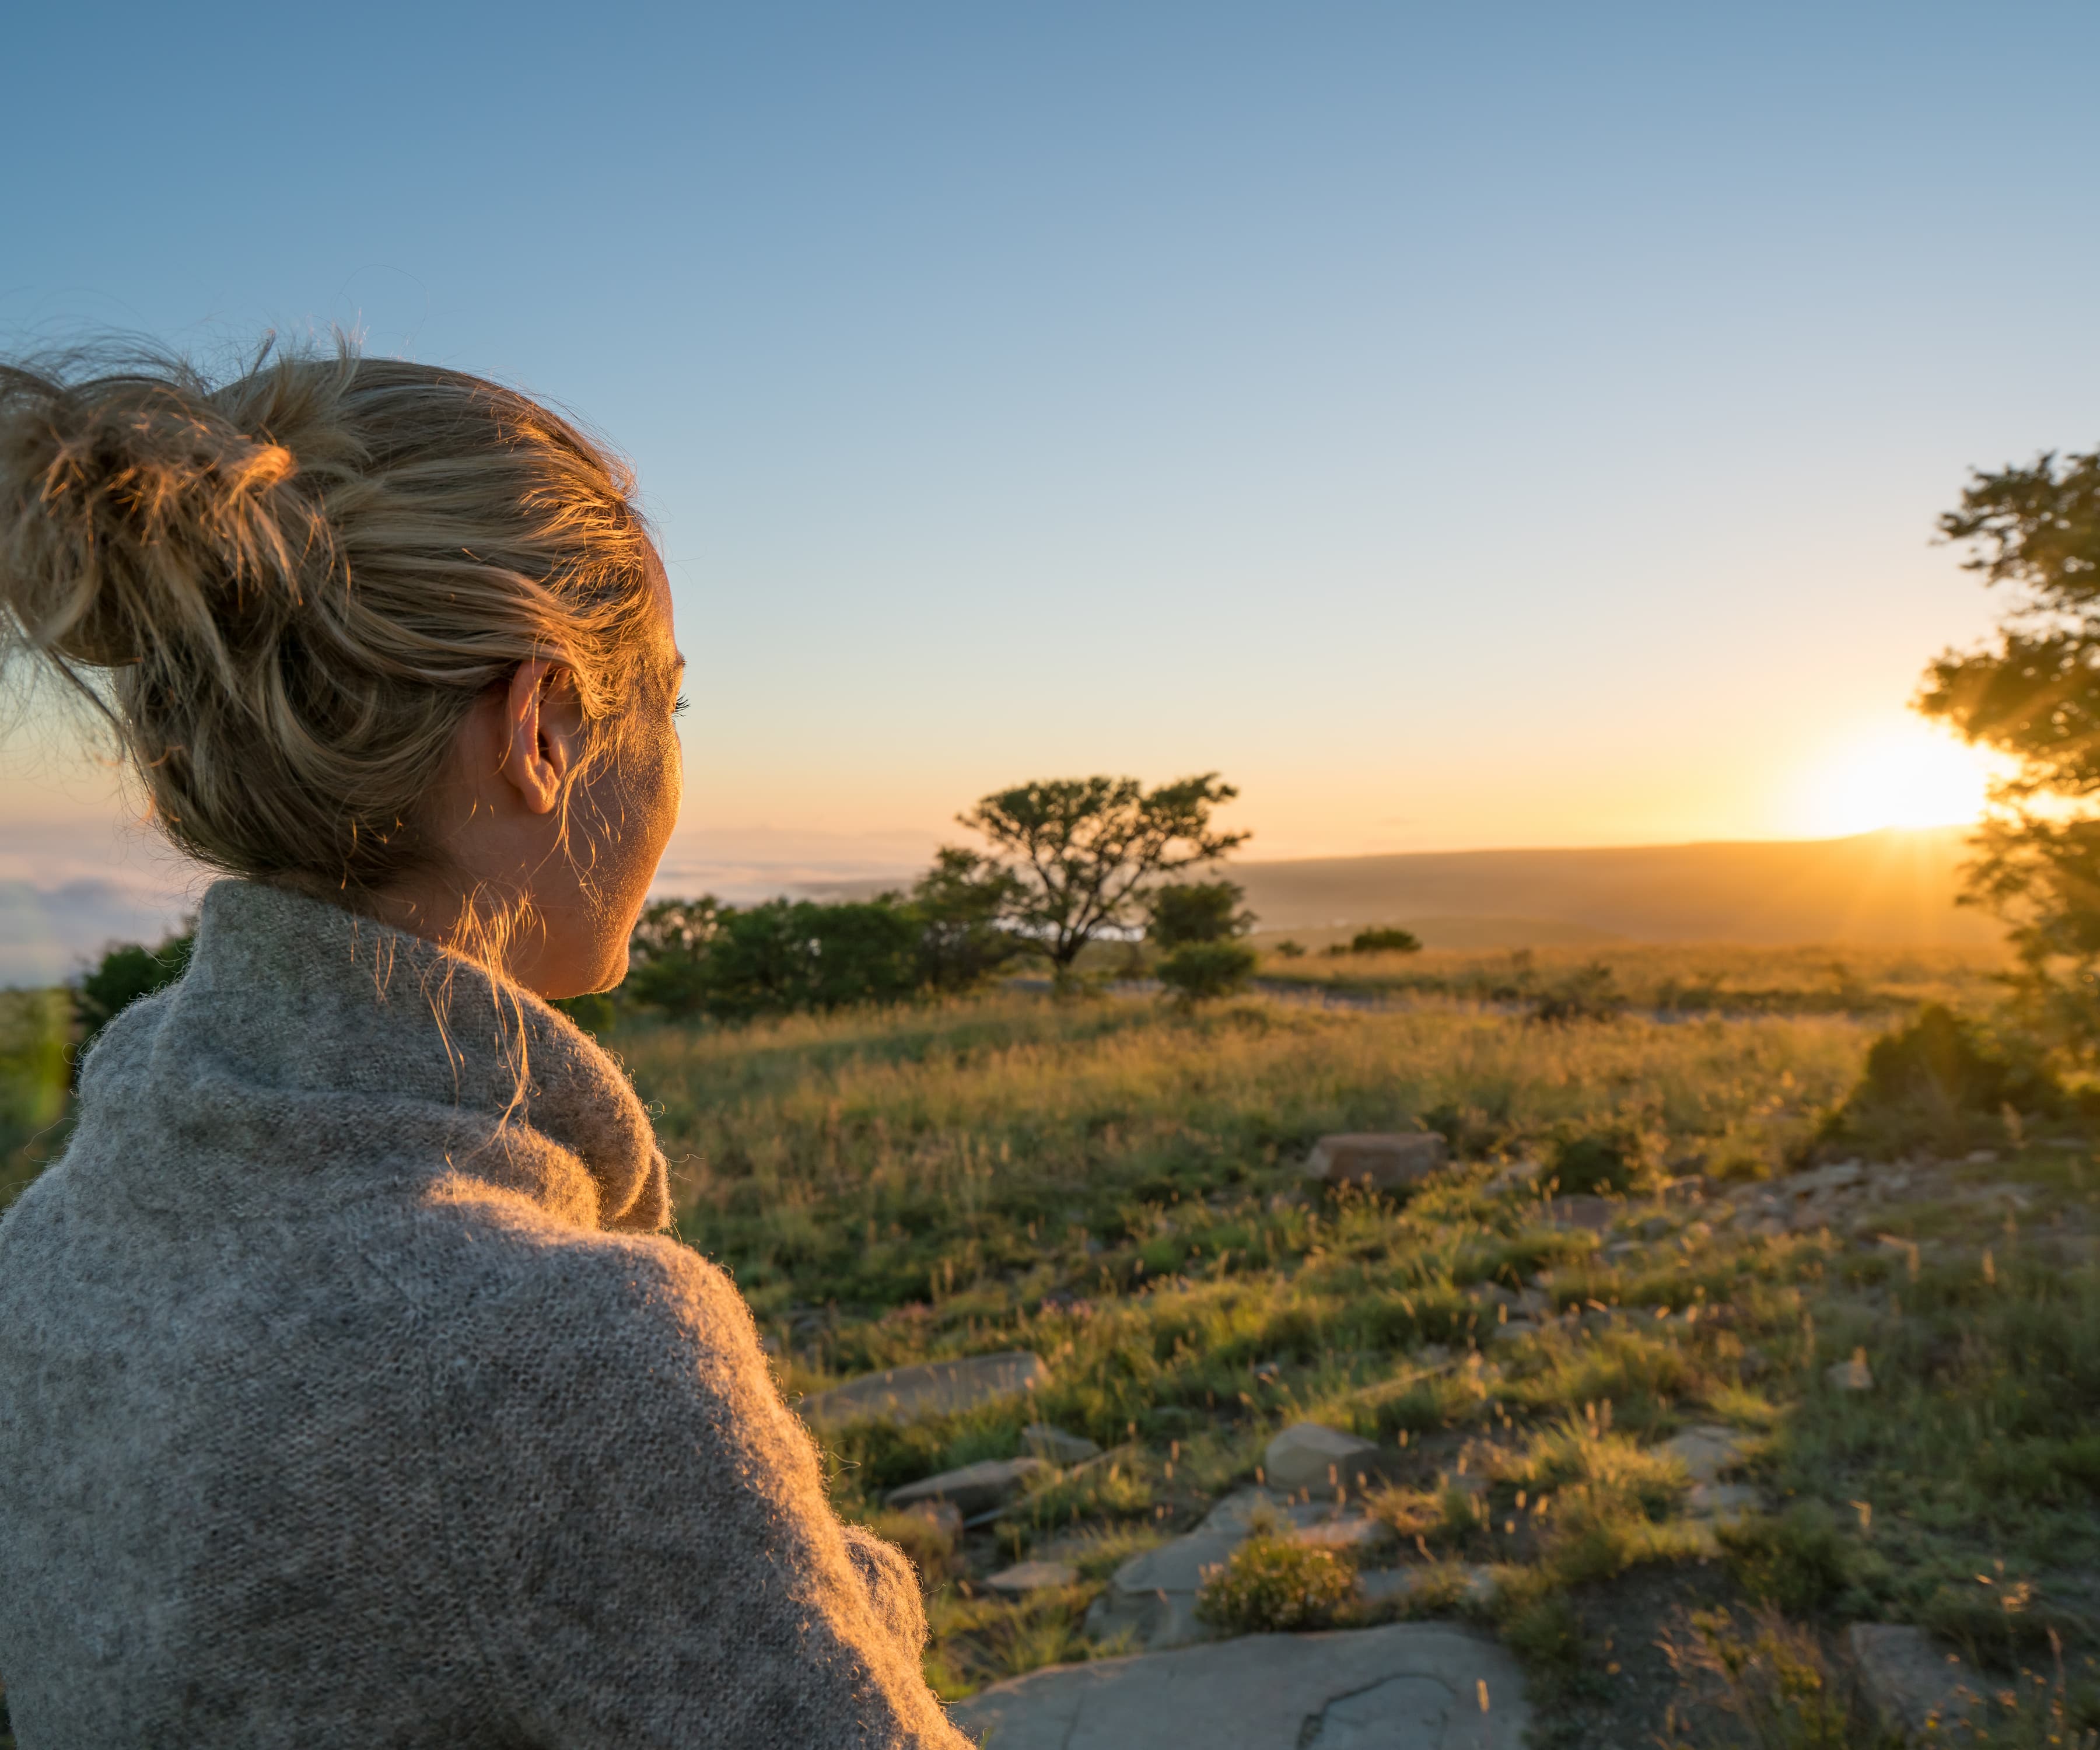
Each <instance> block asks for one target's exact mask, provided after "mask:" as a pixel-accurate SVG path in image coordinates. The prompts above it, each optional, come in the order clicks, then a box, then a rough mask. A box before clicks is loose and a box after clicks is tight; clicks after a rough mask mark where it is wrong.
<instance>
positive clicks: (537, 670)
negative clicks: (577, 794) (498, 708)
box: [500, 658, 583, 814]
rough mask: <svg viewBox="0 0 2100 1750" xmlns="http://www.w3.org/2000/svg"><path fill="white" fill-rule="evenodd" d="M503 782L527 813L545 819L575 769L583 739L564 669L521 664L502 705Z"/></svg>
mask: <svg viewBox="0 0 2100 1750" xmlns="http://www.w3.org/2000/svg"><path fill="white" fill-rule="evenodd" d="M503 721H504V727H505V739H504V751H503V764H502V765H501V768H500V771H501V776H502V777H503V778H505V780H506V781H507V782H509V783H510V787H511V788H512V789H513V790H514V791H517V793H518V800H520V801H521V802H523V804H525V807H526V809H527V812H528V813H534V814H548V813H553V812H554V804H556V803H557V802H558V801H559V800H561V795H562V784H563V782H565V781H566V780H567V778H568V775H569V774H570V773H571V771H572V770H574V769H575V767H576V756H577V754H578V752H580V747H579V743H580V739H581V737H582V734H583V713H582V712H581V710H580V708H579V707H578V705H577V703H576V684H575V682H574V681H573V680H572V679H571V677H570V674H569V671H568V669H567V667H565V666H564V665H563V664H562V663H555V662H549V661H547V660H546V659H545V658H536V659H533V660H532V661H531V662H529V663H519V664H518V669H517V672H515V673H514V674H513V675H512V676H511V677H510V690H509V692H508V694H506V695H505V699H504V707H503Z"/></svg>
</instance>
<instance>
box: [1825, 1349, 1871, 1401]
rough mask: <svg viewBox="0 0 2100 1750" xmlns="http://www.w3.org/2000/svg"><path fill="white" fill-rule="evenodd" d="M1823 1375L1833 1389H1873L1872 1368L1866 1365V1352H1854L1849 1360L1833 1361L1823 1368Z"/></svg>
mask: <svg viewBox="0 0 2100 1750" xmlns="http://www.w3.org/2000/svg"><path fill="white" fill-rule="evenodd" d="M1823 1377H1824V1379H1826V1380H1828V1381H1829V1384H1830V1389H1831V1390H1832V1391H1873V1389H1874V1370H1873V1369H1872V1368H1870V1367H1869V1366H1868V1365H1867V1356H1866V1352H1865V1351H1864V1350H1861V1351H1857V1352H1855V1354H1854V1355H1853V1357H1852V1359H1851V1360H1849V1361H1833V1362H1832V1363H1831V1364H1830V1365H1829V1366H1828V1367H1826V1368H1825V1369H1824V1370H1823Z"/></svg>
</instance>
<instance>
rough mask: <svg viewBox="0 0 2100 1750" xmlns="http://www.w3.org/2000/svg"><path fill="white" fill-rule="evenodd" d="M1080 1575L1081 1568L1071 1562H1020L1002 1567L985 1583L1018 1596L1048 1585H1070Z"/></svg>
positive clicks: (996, 1589) (995, 1589)
mask: <svg viewBox="0 0 2100 1750" xmlns="http://www.w3.org/2000/svg"><path fill="white" fill-rule="evenodd" d="M1078 1578H1079V1569H1077V1568H1076V1567H1073V1566H1072V1564H1071V1563H1070V1562H1018V1563H1015V1564H1014V1565H1013V1566H1012V1567H1008V1568H1002V1569H1001V1570H1000V1571H999V1572H998V1573H996V1574H994V1575H993V1576H991V1578H990V1579H989V1580H986V1582H985V1584H986V1585H987V1586H990V1588H991V1589H992V1590H993V1591H995V1592H1004V1593H1008V1594H1011V1595H1012V1596H1015V1597H1018V1596H1020V1595H1021V1594H1022V1593H1025V1592H1039V1591H1041V1590H1042V1589H1043V1588H1044V1587H1046V1586H1069V1585H1071V1584H1072V1583H1073V1582H1074V1580H1077V1579H1078Z"/></svg>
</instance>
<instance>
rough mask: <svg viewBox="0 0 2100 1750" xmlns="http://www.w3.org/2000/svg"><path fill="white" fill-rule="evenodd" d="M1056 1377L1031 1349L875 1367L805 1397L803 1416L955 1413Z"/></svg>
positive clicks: (824, 1421) (846, 1418)
mask: <svg viewBox="0 0 2100 1750" xmlns="http://www.w3.org/2000/svg"><path fill="white" fill-rule="evenodd" d="M1049 1382H1050V1369H1048V1368H1047V1367H1045V1366H1044V1365H1043V1361H1042V1359H1041V1357H1040V1356H1038V1355H1031V1354H1030V1353H1029V1352H1028V1351H1026V1350H1025V1349H1016V1350H1012V1351H1008V1353H1006V1354H1004V1355H972V1356H971V1357H970V1358H969V1359H968V1360H963V1361H928V1362H925V1363H924V1364H921V1365H920V1366H917V1367H895V1368H891V1369H889V1370H888V1371H886V1372H885V1373H869V1374H867V1375H865V1376H863V1377H862V1378H859V1379H855V1380H849V1381H848V1382H846V1383H845V1385H843V1386H833V1387H832V1389H831V1390H830V1391H818V1392H814V1393H812V1394H811V1395H810V1396H808V1397H806V1398H805V1399H803V1400H802V1405H801V1409H802V1419H803V1421H805V1422H807V1423H809V1425H810V1426H811V1427H812V1428H819V1429H822V1428H839V1427H844V1426H845V1425H846V1424H847V1423H849V1422H885V1421H886V1422H911V1421H915V1420H916V1419H917V1418H918V1417H921V1416H953V1415H956V1414H958V1413H960V1412H962V1411H964V1410H971V1409H975V1408H977V1406H978V1405H979V1404H990V1403H995V1402H996V1401H997V1400H999V1399H1001V1398H1010V1397H1014V1396H1017V1395H1019V1394H1021V1393H1022V1392H1024V1391H1040V1390H1041V1389H1042V1388H1043V1386H1047V1385H1048V1384H1049Z"/></svg>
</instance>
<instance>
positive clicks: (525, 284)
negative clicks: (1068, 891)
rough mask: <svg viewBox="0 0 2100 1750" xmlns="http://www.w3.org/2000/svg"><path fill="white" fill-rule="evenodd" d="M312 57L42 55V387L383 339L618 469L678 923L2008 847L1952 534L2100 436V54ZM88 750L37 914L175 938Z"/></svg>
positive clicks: (1177, 13) (1575, 39)
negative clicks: (1932, 842)
mask: <svg viewBox="0 0 2100 1750" xmlns="http://www.w3.org/2000/svg"><path fill="white" fill-rule="evenodd" d="M260 17H261V15H258V14H257V13H255V12H254V11H253V10H252V9H248V8H238V9H236V8H232V7H214V6H212V5H209V4H205V5H200V6H192V7H181V8H170V7H143V6H125V5H118V6H115V7H104V8H99V9H82V8H77V7H75V8H65V7H42V8H38V9H36V10H34V11H29V10H27V9H23V10H20V11H18V12H17V13H16V14H15V15H14V16H13V17H12V18H11V21H10V24H9V30H8V37H9V59H10V62H11V71H12V73H13V77H11V79H10V81H9V101H8V104H7V105H6V106H5V107H4V108H0V161H5V162H6V163H7V164H8V165H9V166H10V183H11V189H12V191H13V193H12V196H11V202H10V206H11V211H10V216H9V220H8V223H7V226H6V227H5V228H4V231H0V351H9V352H15V351H20V350H24V349H28V348H34V347H38V346H46V345H51V344H55V343H59V342H67V341H72V340H76V339H78V338H80V337H83V336H88V335H93V334H95V333H104V332H108V331H110V330H122V331H129V332H133V333H141V332H143V333H147V334H150V335H152V336H154V337H157V338H159V339H161V340H163V341H165V342H172V343H174V344H175V345H177V346H182V347H185V348H188V349H190V350H193V351H196V352H198V353H200V354H202V355H205V356H207V357H212V358H230V357H232V356H234V355H236V354H237V353H238V352H239V350H240V349H241V348H243V347H245V346H252V345H253V344H254V342H255V340H256V339H257V337H258V336H259V335H260V334H262V333H263V332H264V331H266V330H272V329H274V330H275V331H276V332H278V333H285V334H291V335H308V334H320V335H325V334H326V333H327V332H328V331H329V329H330V328H331V327H332V326H339V327H342V328H348V329H351V330H353V331H354V332H355V333H358V334H359V335H360V337H362V340H363V342H364V345H365V346H366V347H367V348H368V350H371V351H373V352H381V353H400V354H405V355H409V356H412V357H415V358H418V359H428V360H432V361H438V362H442V363H444V364H451V365H455V366H460V367H463V368H467V369H470V370H474V371H477V372H484V373H487V374H490V375H492V376H496V377H501V378H503V379H505V381H512V382H515V383H517V384H518V385H520V386H523V387H525V388H527V389H528V390H531V391H532V392H534V393H536V394H537V395H542V396H545V397H547V398H549V399H553V400H554V401H557V402H558V403H560V404H562V406H564V407H566V408H570V409H571V410H573V411H574V412H576V413H578V414H579V415H580V416H581V417H583V418H584V419H585V420H586V421H588V422H589V424H590V425H592V426H593V428H595V429H596V430H599V431H601V432H602V433H603V434H606V435H607V437H609V438H610V439H611V441H612V442H613V443H615V444H616V445H617V446H618V447H620V448H621V449H622V450H623V451H624V452H625V453H627V454H628V455H629V456H630V457H632V458H633V461H634V463H635V465H636V467H637V469H638V471H639V474H640V478H641V480H642V487H643V490H644V492H645V494H646V501H647V505H648V509H649V511H650V513H651V516H652V518H654V520H655V526H656V527H657V529H658V531H660V543H661V546H662V549H663V551H664V555H665V558H666V560H667V563H668V568H669V571H670V575H671V577H672V579H673V587H674V594H675V597H676V602H677V613H678V616H679V621H680V630H681V641H682V646H683V647H684V649H685V650H686V654H687V655H688V657H689V658H690V661H691V663H692V668H691V673H690V684H689V685H688V688H687V691H688V694H689V695H690V698H691V699H692V702H693V703H692V706H691V708H690V711H689V712H688V714H687V716H686V719H685V721H684V729H683V734H684V735H685V743H686V766H687V771H688V774H689V775H688V786H687V794H686V800H685V814H684V822H683V824H682V827H681V829H680V833H679V836H678V837H677V840H675V841H674V843H673V849H672V852H671V854H670V856H669V857H668V859H667V862H666V866H665V874H664V884H665V885H666V886H668V887H669V888H674V889H680V890H697V889H698V888H701V887H706V886H712V887H714V888H717V890H720V891H723V892H727V893H741V892H749V891H755V890H757V889H759V888H766V887H768V886H769V885H771V886H774V887H777V886H778V885H779V884H780V883H782V882H783V881H786V880H789V879H810V878H813V877H818V876H823V875H850V874H858V873H867V872H871V871H874V872H887V871H891V870H893V869H901V868H905V867H908V866H911V864H913V863H915V862H918V861H920V860H921V859H923V857H924V856H925V854H926V853H927V852H928V851H929V850H930V849H931V848H932V847H933V844H936V843H937V842H938V841H939V840H942V838H944V837H945V838H954V837H955V836H957V832H956V829H955V828H954V827H953V826H952V824H951V822H952V817H953V815H954V813H955V811H956V810H957V809H960V808H961V807H963V806H964V805H966V804H968V802H970V801H971V800H973V799H974V798H975V797H977V796H979V795H981V794H982V793H984V792H986V791H990V790H991V789H993V788H995V787H1002V786H1004V785H1006V784H1008V783H1012V782H1017V781H1020V780H1021V779H1025V778H1033V777H1048V776H1057V775H1065V774H1084V773H1088V772H1094V771H1115V772H1128V773H1131V774H1135V775H1137V776H1139V777H1141V778H1145V779H1146V780H1148V781H1161V780H1165V779H1168V778H1175V777H1178V776H1180V775H1183V774H1189V773H1193V772H1204V771H1212V770H1215V771H1218V772H1220V773H1222V774H1224V776H1225V778H1227V779H1228V780H1229V781H1230V782H1233V783H1234V784H1236V785H1237V786H1238V787H1239V789H1240V791H1241V796H1240V800H1238V801H1237V803H1235V804H1233V808H1232V809H1231V811H1230V813H1229V817H1228V818H1229V822H1230V823H1231V824H1234V825H1237V826H1240V827H1248V828H1251V829H1252V830H1253V831H1254V833H1255V838H1254V840H1253V841H1252V842H1251V844H1250V845H1249V846H1248V848H1247V850H1246V853H1245V854H1246V855H1249V856H1259V857H1290V856H1312V855H1329V854H1347V853H1369V852H1390V851H1403V850H1413V849H1462V848H1476V847H1491V846H1504V845H1574V844H1638V843H1666V842H1677V841H1683V840H1700V839H1715V838H1771V837H1795V836H1811V835H1825V834H1835V833H1842V832H1847V831H1860V830H1864V829H1866V828H1868V827H1875V826H1879V825H1882V824H1885V823H1887V822H1890V821H1897V822H1904V823H1920V822H1924V821H1925V820H1926V819H1928V818H1935V819H1947V818H1954V817H1955V816H1957V815H1958V814H1959V813H1961V812H1962V811H1963V810H1964V809H1973V807H1974V799H1975V796H1976V793H1977V790H1978V786H1979V783H1980V778H1979V773H1978V770H1977V768H1976V766H1975V765H1974V761H1973V760H1970V758H1969V757H1968V756H1966V755H1965V753H1963V752H1961V751H1960V750H1958V749H1956V748H1955V747H1952V744H1942V743H1940V742H1939V741H1938V740H1937V739H1936V738H1935V734H1934V732H1931V731H1930V730H1927V729H1926V727H1925V726H1924V725H1921V723H1919V722H1918V721H1917V720H1916V719H1915V718H1913V717H1912V716H1910V715H1909V713H1908V712H1907V710H1906V702H1907V700H1908V698H1909V696H1910V694H1911V693H1912V691H1913V689H1914V687H1915V685H1916V684H1917V677H1918V674H1919V672H1920V670H1921V668H1922V666H1923V665H1924V663H1926V660H1927V659H1929V658H1930V656H1932V655H1934V654H1935V652H1936V651H1938V650H1940V649H1941V648H1943V646H1947V645H1948V644H1950V643H1957V644H1958V643H1965V642H1968V641H1971V640H1974V639H1975V638H1977V637H1980V636H1982V635H1983V633H1985V632H1986V631H1987V630H1988V627H1989V625H1990V624H1991V620H1992V614H1993V611H1994V607H1995V606H1996V604H1995V603H1994V601H1993V598H1992V597H1990V596H1989V595H1988V593H1986V592H1985V591H1984V590H1983V588H1980V587H1979V584H1978V583H1977V581H1976V580H1974V578H1973V577H1972V576H1970V575H1967V574H1965V573H1964V572H1963V571H1961V569H1960V568H1959V564H1958V560H1959V554H1958V553H1956V552H1954V551H1952V550H1951V549H1947V548H1945V547H1943V546H1936V545H1935V544H1933V543H1932V540H1931V536H1932V530H1933V525H1934V522H1935V518H1936V516H1937V515H1938V514H1939V512H1940V511H1942V510H1943V509H1947V508H1948V506H1950V505H1952V503H1953V502H1954V501H1955V500H1956V499H1957V496H1958V494H1959V492H1960V489H1961V485H1962V483H1963V481H1964V479H1965V477H1966V473H1967V470H1968V469H1970V467H1971V466H1974V465H1988V466H1996V465H2002V464H2004V463H2005V462H2008V461H2015V460H2019V461H2024V460H2026V459H2027V458H2028V457H2031V456H2032V455H2034V454H2035V453H2036V452H2038V451H2040V450H2044V449H2049V448H2056V449H2065V448H2090V447H2093V445H2094V444H2095V443H2096V442H2100V324H2096V323H2094V322H2093V320H2092V311H2091V299H2092V297H2093V286H2094V285H2095V284H2100V223H2095V219H2096V217H2100V213H2096V208H2100V182H2097V181H2096V179H2095V178H2094V177H2093V174H2091V173H2092V167H2093V164H2094V163H2095V162H2100V111H2096V109H2095V107H2094V106H2093V104H2092V103H2091V101H2090V92H2089V76H2090V71H2091V68H2093V66H2094V65H2095V64H2100V8H2096V7H2093V6H2092V5H2091V4H2089V0H2080V3H2078V4H2030V3H2025V0H2004V3H2001V4H2000V5H1998V6H1996V7H1991V8H1988V9H1982V10H1979V9H1978V8H1975V7H1961V8H1958V9H1957V7H1952V6H1951V5H1939V4H1932V3H1920V0H1906V3H1903V4H1891V5H1867V4H1846V3H1843V0H1834V3H1833V0H1818V3H1815V4H1810V5H1794V4H1787V3H1770V0H1760V3H1758V4H1756V5H1750V4H1748V3H1738V4H1735V5H1712V6H1701V7H1684V6H1681V5H1671V6H1660V5H1658V6H1636V5H1612V4H1608V3H1599V4H1595V5H1590V6H1585V7H1567V6H1564V5H1550V4H1538V5H1524V4H1501V5H1489V4H1483V5H1476V6H1471V7H1449V6H1435V7H1431V6H1416V5H1410V4H1401V3H1387V4H1383V5H1357V4H1340V3H1330V0H1304V3H1300V4H1296V5H1292V6H1289V7H1285V6H1281V5H1268V6H1251V5H1242V4H1235V3H1230V0H1202V3H1200V4H1198V3H1195V0H1187V3H1182V0H1175V3H1159V0H1119V3H1117V4H1114V5H1106V4H1103V5H1095V4H1089V3H1086V0H1067V3H1065V4H1061V5H1058V6H1055V7H1052V6H1045V5H1026V4H1020V3H1012V4H999V5H991V6H986V5H984V4H982V3H978V4H972V5H963V4H946V3H938V4H935V3H928V4H920V3H911V0H900V3H898V4H893V5H889V6H885V7H869V6H866V5H858V4H836V5H832V4H825V5H818V4H800V3H794V0H785V3H782V4H779V5H774V6H769V7H750V6H737V7H727V6H721V5H712V4H694V3H690V0H689V3H686V4H681V5H678V6H676V7H672V6H664V7H640V6H621V5H618V4H603V3H602V4H599V5H597V6H594V7H589V8H585V7H572V6H571V7H548V6H544V5H536V4H533V3H531V0H523V3H514V4H509V5H505V6H504V7H493V6H473V5H443V6H435V7H434V6H428V5H424V6H418V7H406V6H394V5H386V4H381V5H373V6H367V7H363V8H360V9H358V10H355V11H350V12H345V11H341V10H335V9H321V8H311V7H307V8H285V9H282V10H281V11H273V12H271V14H270V15H268V20H267V28H264V27H263V26H262V24H260V23H259V22H258V20H259V19H260ZM71 747H72V744H71V743H70V741H69V740H68V732H67V731H66V730H64V728H63V727H62V726H60V725H57V724H55V722H54V721H53V720H52V719H51V716H49V714H48V713H47V712H45V711H44V710H43V709H42V708H41V707H36V706H30V707H24V708H18V709H16V710H15V712H14V713H13V716H12V717H11V725H10V727H9V728H8V730H7V737H6V739H5V740H4V742H0V818H4V819H6V820H8V821H10V822H12V823H13V824H12V827H11V830H10V831H8V832H7V834H5V835H4V837H5V839H6V840H7V843H6V844H0V879H10V878H11V879H15V880H17V881H18V882H29V883H31V884H42V885H43V886H44V887H46V888H49V887H51V886H52V885H53V884H58V883H60V882H63V881H66V880H77V879H87V878H89V877H90V876H98V877H99V876H103V875H108V874H109V873H110V872H111V871H120V872H128V875H127V878H128V877H129V875H137V876H138V877H139V879H145V875H143V874H141V873H140V872H141V871H148V870H149V869H150V868H151V867H152V859H151V857H150V856H149V854H148V852H147V851H146V850H145V849H143V848H142V847H140V846H139V844H136V843H135V841H134V840H132V839H131V838H130V837H128V836H126V834H125V833H124V832H123V831H121V830H120V828H119V827H118V826H117V824H116V823H118V822H121V821H123V820H124V819H126V818H128V816H127V815H126V804H124V803H123V802H122V800H121V798H120V797H118V796H117V795H116V793H115V792H114V791H113V786H112V783H111V780H110V778H109V774H108V771H107V770H106V769H104V768H103V767H101V766H99V765H93V764H91V763H89V764H83V763H82V761H81V760H79V759H78V758H77V757H76V756H74V754H73V752H72V751H71Z"/></svg>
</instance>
